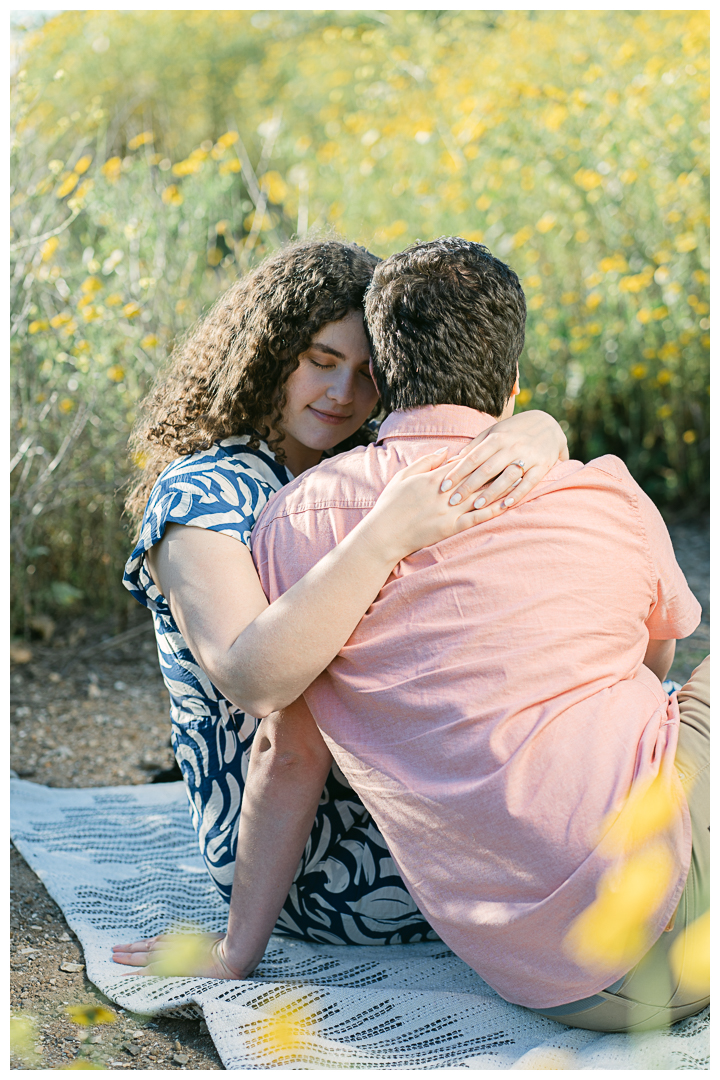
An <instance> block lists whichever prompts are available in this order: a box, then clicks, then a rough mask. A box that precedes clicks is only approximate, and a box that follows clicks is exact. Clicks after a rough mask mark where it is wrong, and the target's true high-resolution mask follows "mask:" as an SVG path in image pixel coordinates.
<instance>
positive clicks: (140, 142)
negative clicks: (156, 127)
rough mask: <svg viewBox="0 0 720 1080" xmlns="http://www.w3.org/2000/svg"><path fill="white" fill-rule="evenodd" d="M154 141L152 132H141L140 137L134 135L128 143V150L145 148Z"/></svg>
mask: <svg viewBox="0 0 720 1080" xmlns="http://www.w3.org/2000/svg"><path fill="white" fill-rule="evenodd" d="M152 141H153V133H152V131H141V132H140V134H139V135H134V136H133V138H132V139H130V141H129V142H128V150H138V149H139V148H140V147H141V146H145V145H146V144H147V143H151V142H152Z"/></svg>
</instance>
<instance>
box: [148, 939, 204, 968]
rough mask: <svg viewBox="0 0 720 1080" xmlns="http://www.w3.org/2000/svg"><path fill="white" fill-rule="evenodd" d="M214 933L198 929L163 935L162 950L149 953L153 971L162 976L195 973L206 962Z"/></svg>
mask: <svg viewBox="0 0 720 1080" xmlns="http://www.w3.org/2000/svg"><path fill="white" fill-rule="evenodd" d="M214 940H215V935H214V934H213V935H210V934H204V933H203V932H202V931H200V930H196V931H191V932H190V933H188V932H187V930H186V931H185V932H183V933H177V934H173V933H170V934H168V935H164V940H163V951H162V952H161V953H160V952H158V953H155V952H151V953H150V963H151V964H152V965H153V972H154V974H156V975H163V976H168V977H169V976H182V975H195V974H197V971H198V970H199V969H200V968H202V967H203V966H204V965H206V964H207V960H208V947H209V944H210V943H212V942H213V941H214Z"/></svg>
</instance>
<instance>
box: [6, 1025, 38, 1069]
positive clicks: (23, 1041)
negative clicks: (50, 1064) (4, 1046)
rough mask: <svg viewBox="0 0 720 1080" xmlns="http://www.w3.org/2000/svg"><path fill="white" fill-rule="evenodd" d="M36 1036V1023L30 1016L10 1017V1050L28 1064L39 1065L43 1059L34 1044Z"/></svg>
mask: <svg viewBox="0 0 720 1080" xmlns="http://www.w3.org/2000/svg"><path fill="white" fill-rule="evenodd" d="M36 1038H37V1032H36V1030H35V1024H34V1023H33V1021H32V1020H31V1019H30V1017H29V1016H13V1017H11V1018H10V1051H11V1053H13V1054H15V1055H16V1056H17V1057H19V1058H22V1059H23V1061H25V1062H26V1063H27V1064H28V1065H37V1064H39V1062H40V1060H41V1058H40V1055H39V1054H38V1053H37V1051H36V1050H35V1046H34V1044H35V1039H36Z"/></svg>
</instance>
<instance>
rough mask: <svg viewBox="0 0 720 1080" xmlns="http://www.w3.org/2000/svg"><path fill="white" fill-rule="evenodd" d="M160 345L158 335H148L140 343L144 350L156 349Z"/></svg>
mask: <svg viewBox="0 0 720 1080" xmlns="http://www.w3.org/2000/svg"><path fill="white" fill-rule="evenodd" d="M157 343H158V337H157V335H156V334H146V335H145V337H144V338H143V339H142V341H141V342H140V344H141V346H142V348H143V349H154V348H155V346H156V345H157Z"/></svg>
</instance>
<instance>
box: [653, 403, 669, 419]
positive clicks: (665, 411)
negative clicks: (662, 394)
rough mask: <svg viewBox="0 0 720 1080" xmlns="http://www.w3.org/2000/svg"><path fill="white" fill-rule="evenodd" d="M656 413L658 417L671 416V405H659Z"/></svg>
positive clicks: (666, 417)
mask: <svg viewBox="0 0 720 1080" xmlns="http://www.w3.org/2000/svg"><path fill="white" fill-rule="evenodd" d="M657 414H658V419H660V420H667V419H668V417H670V416H672V406H671V405H661V406H660V407H659V409H658V411H657Z"/></svg>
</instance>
